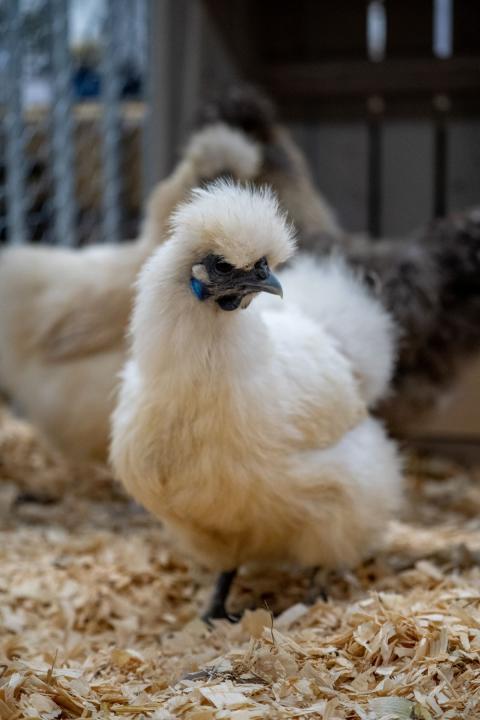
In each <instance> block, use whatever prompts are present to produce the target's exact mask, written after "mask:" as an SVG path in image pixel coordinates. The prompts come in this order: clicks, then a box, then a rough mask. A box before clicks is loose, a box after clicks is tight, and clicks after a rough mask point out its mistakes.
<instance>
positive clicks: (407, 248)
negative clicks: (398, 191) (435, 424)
mask: <svg viewBox="0 0 480 720" xmlns="http://www.w3.org/2000/svg"><path fill="white" fill-rule="evenodd" d="M211 120H215V121H224V122H226V123H228V124H230V125H232V126H233V127H238V128H239V129H241V130H242V131H243V132H244V133H245V134H246V135H248V136H250V137H252V138H254V139H255V140H256V141H257V142H259V143H261V148H262V156H263V163H262V167H261V171H260V174H259V176H258V178H257V179H258V180H259V181H260V182H265V183H268V184H269V185H271V187H273V189H274V190H275V192H276V193H277V195H278V197H279V199H280V201H281V204H282V205H283V207H284V208H285V209H286V210H287V211H288V213H289V216H290V219H291V220H292V221H293V223H294V225H295V227H296V228H297V230H298V244H299V248H300V250H304V251H309V252H312V253H314V254H315V255H324V254H325V253H330V252H332V251H334V252H340V253H341V254H342V255H343V256H344V257H345V258H346V259H347V260H348V262H349V263H350V264H351V265H352V266H353V267H355V268H357V269H358V271H359V272H360V273H361V275H362V276H363V277H364V279H365V282H367V283H368V284H369V285H370V287H371V289H372V292H374V293H375V294H376V295H377V296H378V297H379V298H380V299H381V300H382V302H383V304H384V306H385V307H386V308H387V309H388V310H389V312H390V313H391V314H392V316H393V317H394V319H395V321H396V325H397V331H398V336H399V348H398V358H397V368H396V372H395V375H394V378H393V387H392V392H391V393H390V394H389V396H388V397H386V398H385V399H384V401H383V403H382V406H381V412H382V414H383V415H384V416H385V417H386V418H387V419H388V420H389V422H390V423H391V425H392V426H394V427H397V428H401V427H403V426H404V425H405V423H408V422H409V421H410V420H411V419H412V418H417V416H418V414H419V413H421V412H422V411H427V410H429V409H431V408H432V407H433V406H435V405H436V404H438V403H440V402H441V401H442V398H444V397H445V395H446V393H447V392H448V391H449V388H450V387H451V385H452V384H453V382H454V381H455V379H456V378H457V377H458V375H459V373H460V372H461V371H462V369H463V368H464V367H465V365H466V364H468V363H469V361H471V360H472V358H473V357H475V356H477V355H478V354H479V352H480V206H479V207H477V208H473V209H471V210H466V211H464V212H459V213H456V214H453V215H451V216H450V217H449V218H447V219H446V220H438V221H436V222H433V223H431V224H430V225H428V226H426V227H425V228H422V229H421V230H419V231H417V232H415V233H413V234H412V235H410V236H408V237H405V238H400V239H382V240H379V241H378V240H373V239H371V238H368V237H366V236H364V235H358V234H349V233H347V232H346V231H342V230H340V226H339V224H338V223H337V222H336V221H335V220H333V215H331V214H330V211H329V210H328V206H327V205H326V201H325V200H324V198H323V197H322V196H321V195H320V194H319V193H318V191H317V190H316V189H315V188H314V186H313V184H312V180H311V177H310V174H309V172H308V169H307V166H306V162H305V159H304V158H303V156H302V153H301V151H300V149H299V148H298V147H297V146H296V145H295V144H294V142H293V140H292V138H291V136H290V135H289V133H288V131H287V130H286V128H284V127H283V126H282V125H281V124H280V123H279V122H278V120H277V118H276V114H275V111H274V108H273V106H272V104H271V103H270V101H269V100H268V99H267V98H265V97H264V96H263V95H262V94H261V93H259V92H258V91H257V90H255V89H254V88H252V87H249V86H238V87H234V88H232V89H231V90H230V91H229V92H226V93H225V94H224V95H222V96H221V97H220V98H218V99H217V100H216V101H212V102H210V103H209V104H207V105H206V107H205V110H204V112H203V114H202V116H201V119H200V121H201V122H208V121H211ZM299 198H300V201H299ZM312 208H316V209H317V211H316V212H315V213H313V214H312ZM319 208H325V211H324V213H323V214H322V212H321V211H319V210H318V209H319ZM325 214H326V215H330V217H331V218H332V222H331V225H330V227H329V226H328V224H327V223H325V222H323V221H320V222H318V224H317V225H316V226H315V222H316V219H317V220H318V219H319V218H320V219H321V218H323V217H325Z"/></svg>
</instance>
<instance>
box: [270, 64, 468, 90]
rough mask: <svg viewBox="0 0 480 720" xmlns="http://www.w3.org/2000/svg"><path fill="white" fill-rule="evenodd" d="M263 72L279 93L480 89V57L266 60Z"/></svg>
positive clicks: (271, 86)
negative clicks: (312, 61) (288, 61)
mask: <svg viewBox="0 0 480 720" xmlns="http://www.w3.org/2000/svg"><path fill="white" fill-rule="evenodd" d="M258 78H259V79H260V80H261V81H262V82H263V84H264V85H265V86H266V87H269V88H271V89H272V91H273V92H274V93H275V95H277V96H279V97H282V98H286V97H288V98H293V99H299V98H304V97H307V98H308V97H310V98H312V97H315V98H316V99H317V100H322V99H328V98H331V97H339V98H342V97H349V96H352V95H363V96H368V95H370V94H376V93H378V94H385V95H386V96H389V95H392V96H394V95H395V94H398V93H403V94H409V95H412V96H415V95H418V94H423V93H426V92H428V93H447V92H452V93H467V94H468V93H471V94H475V93H479V92H480V57H478V58H475V59H473V58H451V59H449V60H437V59H431V60H429V59H425V60H410V59H404V60H398V59H393V60H385V61H384V62H381V63H369V62H361V61H351V62H347V61H345V62H328V63H290V64H288V63H287V64H271V65H264V66H263V67H260V68H259V70H258Z"/></svg>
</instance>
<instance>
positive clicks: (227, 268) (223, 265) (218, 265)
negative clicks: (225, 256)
mask: <svg viewBox="0 0 480 720" xmlns="http://www.w3.org/2000/svg"><path fill="white" fill-rule="evenodd" d="M215 270H216V271H217V272H218V273H220V275H227V274H228V273H229V272H232V270H233V265H230V263H228V262H226V260H217V261H216V262H215Z"/></svg>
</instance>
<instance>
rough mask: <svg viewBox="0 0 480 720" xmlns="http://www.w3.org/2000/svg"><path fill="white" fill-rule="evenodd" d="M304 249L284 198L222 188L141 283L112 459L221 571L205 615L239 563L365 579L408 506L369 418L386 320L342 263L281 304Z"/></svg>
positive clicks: (386, 356)
mask: <svg viewBox="0 0 480 720" xmlns="http://www.w3.org/2000/svg"><path fill="white" fill-rule="evenodd" d="M293 250H294V241H293V237H292V232H291V229H290V228H289V226H288V224H287V223H286V221H285V218H284V216H283V215H282V214H281V213H280V212H279V210H278V205H277V202H276V200H275V199H274V197H273V195H271V194H270V193H269V192H268V191H267V190H264V191H262V192H258V191H254V190H252V189H249V188H242V187H238V186H235V185H233V184H228V183H218V184H215V185H213V186H211V187H210V188H209V189H207V190H197V191H195V192H194V194H193V198H192V200H191V202H189V203H186V204H184V205H183V206H182V207H181V208H180V209H179V210H178V211H177V212H176V213H175V215H174V221H173V229H172V234H171V237H170V238H169V240H168V241H167V242H166V243H164V244H163V245H162V246H161V247H160V248H159V249H158V250H157V251H156V252H155V253H154V254H153V255H152V257H151V258H150V259H149V261H148V262H147V263H146V265H145V267H144V268H143V269H142V271H141V274H140V276H139V280H138V286H137V287H138V289H137V297H136V301H135V307H134V312H133V317H132V323H131V336H132V347H131V358H130V360H129V362H128V363H127V365H126V367H125V369H124V372H123V379H122V385H121V391H120V394H119V401H118V406H117V408H116V410H115V413H114V415H113V431H112V433H113V434H112V446H111V460H112V463H113V467H114V470H115V471H116V474H117V475H118V477H119V478H120V479H121V480H122V481H123V483H124V485H125V487H126V488H127V490H128V491H129V492H130V493H131V494H132V495H133V496H134V497H135V498H136V499H137V500H138V501H139V502H141V503H143V504H144V505H145V506H146V507H147V508H148V509H149V510H151V511H152V512H153V513H155V514H156V515H157V516H158V517H159V518H161V519H162V520H163V521H164V522H165V523H166V525H167V526H168V527H169V528H170V529H171V531H172V532H173V533H174V534H175V536H176V538H177V540H178V541H179V543H180V544H181V545H183V546H184V547H185V549H186V550H187V551H188V552H190V553H191V554H192V555H194V556H195V557H196V558H197V559H198V560H199V561H200V562H202V563H204V564H205V565H207V566H208V567H210V568H212V569H216V570H218V571H220V572H221V573H222V574H221V576H220V580H219V584H218V586H217V590H216V592H215V593H214V596H213V598H212V603H211V606H210V608H209V610H208V611H207V613H206V617H207V618H211V617H222V616H225V614H226V611H225V607H224V601H225V598H226V596H227V594H228V590H229V587H230V584H231V582H232V580H233V578H234V575H235V571H236V569H237V568H238V567H239V566H240V565H243V564H248V563H258V562H263V563H272V562H282V563H283V562H291V563H296V564H300V565H305V566H317V565H322V566H324V567H328V568H335V567H337V568H338V567H345V566H351V565H354V564H355V563H357V562H358V561H359V560H361V558H362V557H364V556H365V555H366V554H367V553H370V552H371V551H372V550H373V549H375V547H376V546H377V543H378V542H379V540H380V538H381V533H382V530H383V528H384V526H385V523H386V521H387V519H388V517H389V516H390V514H391V513H392V512H394V511H395V510H396V509H397V507H398V504H399V501H400V495H401V472H400V465H399V459H398V456H397V452H396V448H395V446H394V445H393V443H391V442H390V441H389V440H388V439H387V437H386V436H385V433H384V431H383V429H382V426H381V424H379V423H378V422H377V421H376V420H374V419H372V418H371V417H369V412H368V410H369V406H371V405H372V404H374V403H375V401H376V399H377V398H378V397H380V396H381V395H383V394H384V392H385V389H386V387H387V385H388V381H389V377H390V374H391V371H392V366H393V356H394V349H393V344H394V342H393V335H392V329H391V322H390V319H389V317H388V315H387V314H386V313H385V311H384V310H383V309H382V308H381V306H380V304H379V303H378V302H376V301H375V300H374V299H373V298H372V297H371V296H370V295H369V293H368V292H367V290H365V289H364V287H363V286H362V285H361V284H360V283H359V282H358V281H357V280H356V278H355V277H354V275H353V274H352V273H351V271H349V270H348V269H347V268H346V266H345V265H343V264H342V263H341V262H340V261H336V260H333V259H331V260H329V261H328V262H325V263H323V264H318V265H316V264H315V263H314V261H308V260H305V259H303V260H302V261H301V262H299V263H298V264H296V265H295V264H294V265H293V266H292V267H291V268H289V270H288V271H286V272H285V274H284V275H283V276H280V279H281V280H282V283H283V284H284V291H285V301H284V303H282V302H281V300H280V298H279V297H275V296H279V295H282V287H281V284H280V281H279V279H277V277H276V276H275V275H274V274H273V272H272V270H273V269H274V268H275V267H276V266H277V265H278V264H279V263H282V262H284V261H285V260H287V259H288V258H289V257H290V255H291V254H292V252H293ZM259 293H264V294H263V295H262V297H261V298H258V299H255V298H256V296H257V295H258V294H259ZM265 294H268V297H267V295H265Z"/></svg>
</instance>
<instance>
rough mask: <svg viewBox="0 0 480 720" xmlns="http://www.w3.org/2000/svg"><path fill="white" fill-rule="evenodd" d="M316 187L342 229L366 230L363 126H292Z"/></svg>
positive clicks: (306, 124)
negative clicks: (334, 212) (331, 208)
mask: <svg viewBox="0 0 480 720" xmlns="http://www.w3.org/2000/svg"><path fill="white" fill-rule="evenodd" d="M291 127H293V128H294V129H295V138H296V140H297V141H299V142H300V145H301V147H302V148H303V150H304V151H305V153H306V156H307V160H308V162H309V165H310V167H311V169H312V172H313V174H314V179H315V182H316V184H317V187H319V188H320V190H321V191H322V192H323V193H324V194H325V196H326V198H327V200H328V201H329V202H330V203H331V204H332V206H333V207H334V208H335V209H336V210H337V212H338V215H339V219H340V221H341V223H342V224H343V225H344V227H346V228H348V229H349V230H354V231H364V230H365V228H366V226H367V215H366V209H367V182H366V177H367V142H368V137H367V128H366V125H365V123H364V122H348V123H343V122H335V123H318V124H317V123H315V124H313V123H312V124H309V123H295V125H293V126H291Z"/></svg>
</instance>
